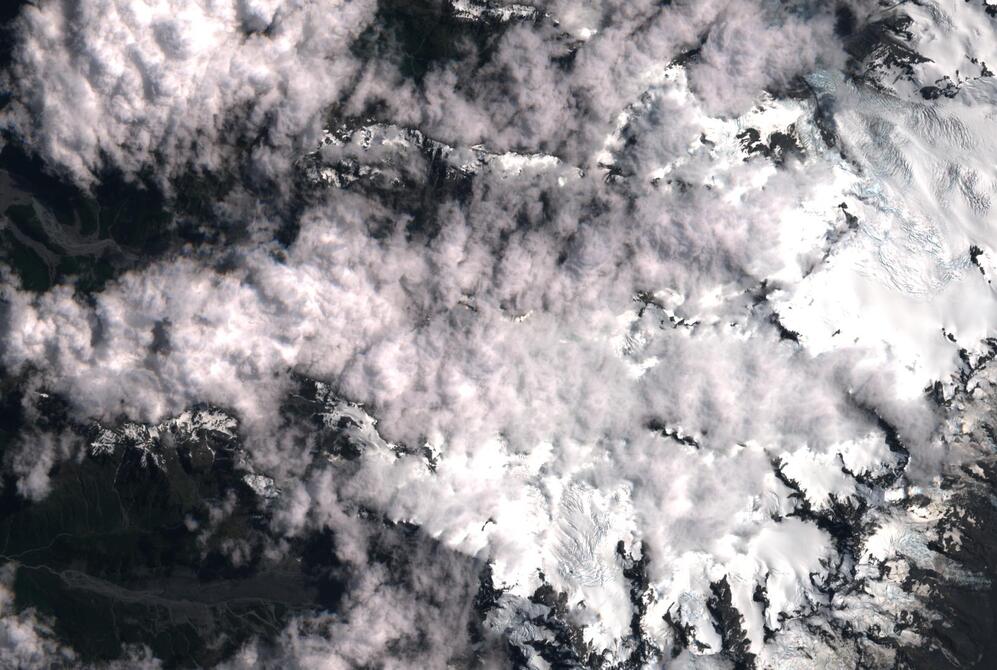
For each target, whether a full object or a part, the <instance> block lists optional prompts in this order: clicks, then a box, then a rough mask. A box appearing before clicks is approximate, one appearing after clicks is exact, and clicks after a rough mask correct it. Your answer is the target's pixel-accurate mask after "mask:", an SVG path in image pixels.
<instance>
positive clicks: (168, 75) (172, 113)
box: [3, 0, 373, 185]
mask: <svg viewBox="0 0 997 670" xmlns="http://www.w3.org/2000/svg"><path fill="white" fill-rule="evenodd" d="M372 15H373V2H365V1H351V2H340V1H338V0H330V1H328V2H311V1H307V0H300V1H299V0H294V1H290V2H273V1H263V0H259V1H254V0H232V1H230V2H210V3H190V2H177V1H174V0H157V1H156V2H151V3H145V2H131V1H128V0H98V1H96V2H87V3H79V4H71V5H67V4H65V3H60V2H45V3H40V4H38V5H27V6H26V7H25V9H24V10H23V11H22V13H21V15H20V17H19V19H18V25H17V27H16V34H17V35H18V36H19V40H20V41H19V43H18V45H17V46H16V47H15V56H14V64H13V66H12V67H11V68H10V70H9V71H8V72H7V73H5V80H4V85H5V88H7V89H9V90H10V91H11V92H12V95H13V99H12V104H11V105H10V107H9V108H8V109H6V110H5V111H4V116H3V125H4V126H5V127H6V128H7V129H8V130H9V131H10V132H11V133H12V134H13V135H14V136H16V137H19V138H21V141H23V142H24V143H25V144H26V145H28V146H30V147H31V148H32V149H33V150H34V151H36V152H37V153H39V154H41V155H42V156H43V157H44V158H45V159H46V160H47V161H49V163H50V165H51V166H52V167H53V168H54V169H59V170H63V171H65V172H67V173H68V174H69V175H70V176H71V177H72V178H74V179H76V180H78V181H80V182H82V183H84V184H92V183H93V182H94V180H95V179H97V178H98V176H99V175H100V174H101V171H102V170H103V169H105V168H112V169H117V170H120V171H122V172H123V173H124V174H125V175H127V176H135V175H138V174H140V173H146V174H148V173H151V174H152V176H153V177H154V178H155V179H156V181H158V182H159V183H160V184H163V185H166V184H167V183H168V182H167V181H166V180H167V179H168V178H170V177H173V176H176V175H177V174H179V173H181V172H183V171H185V170H187V169H192V170H194V171H195V172H196V171H198V170H204V169H207V170H213V169H220V168H222V167H224V166H225V165H226V163H227V160H228V159H230V158H231V156H230V154H231V152H232V151H233V149H234V147H236V146H237V145H239V144H240V143H244V142H253V141H255V140H256V139H257V138H256V135H257V133H260V132H263V133H264V136H263V137H262V138H260V142H259V144H258V147H257V151H258V152H259V153H260V154H262V156H263V158H265V160H263V159H262V158H261V162H262V163H269V162H271V161H276V162H277V163H280V162H282V161H285V160H287V157H288V154H289V152H291V151H293V150H294V148H295V147H298V148H300V147H302V146H304V145H302V144H300V142H301V141H304V142H307V141H308V140H309V139H314V138H315V136H316V135H315V134H316V133H317V132H318V130H319V127H320V124H321V118H322V114H323V113H324V111H325V109H326V108H327V107H328V106H329V105H330V104H332V103H333V102H335V101H336V100H337V99H338V97H339V96H340V95H341V94H342V92H343V91H344V89H346V88H347V87H348V86H349V84H350V82H351V81H352V78H353V76H354V75H355V73H356V69H357V63H356V61H355V60H354V59H353V58H352V57H351V56H350V54H349V45H350V43H351V42H352V40H353V39H354V38H355V37H356V36H357V34H358V33H359V32H360V31H361V30H363V28H364V26H365V25H366V23H367V22H368V21H369V19H370V18H371V17H372ZM275 169H276V168H275Z"/></svg>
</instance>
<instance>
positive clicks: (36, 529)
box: [0, 382, 343, 667]
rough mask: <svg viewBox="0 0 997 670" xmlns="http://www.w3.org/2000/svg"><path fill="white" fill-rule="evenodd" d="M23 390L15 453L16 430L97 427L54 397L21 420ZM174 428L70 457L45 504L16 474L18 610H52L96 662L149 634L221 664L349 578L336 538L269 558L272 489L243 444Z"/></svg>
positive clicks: (10, 529)
mask: <svg viewBox="0 0 997 670" xmlns="http://www.w3.org/2000/svg"><path fill="white" fill-rule="evenodd" d="M18 396H19V392H18V391H17V389H16V388H13V387H11V385H10V384H9V382H8V384H7V386H6V387H5V388H4V395H3V399H2V402H0V420H2V426H0V431H2V432H0V448H3V451H4V452H5V454H4V456H5V457H6V456H9V454H10V452H11V448H12V447H13V445H14V442H13V439H12V438H13V436H14V435H15V434H16V433H18V432H20V438H21V439H23V440H30V439H31V438H30V435H49V436H50V435H52V434H56V433H62V434H64V435H71V436H72V439H78V440H79V441H81V442H83V441H86V442H89V441H91V440H92V439H93V438H94V437H95V435H96V432H97V431H98V430H99V429H98V428H96V427H87V428H84V427H79V426H74V425H73V424H72V423H71V422H69V421H67V420H66V419H65V416H66V415H65V411H64V408H63V407H62V406H61V403H60V402H59V401H58V400H56V399H46V400H44V401H43V403H42V407H41V408H42V410H43V417H44V418H43V419H41V420H40V421H39V422H36V425H35V426H33V427H32V429H28V430H24V428H25V426H23V424H22V423H21V422H22V421H23V418H24V417H23V416H21V411H20V400H21V399H20V397H18ZM19 428H20V429H21V430H20V431H19ZM167 433H168V434H164V435H162V436H161V437H160V438H159V439H157V441H156V446H155V449H154V450H153V451H151V452H150V451H149V450H148V449H146V448H143V447H142V446H141V445H139V444H128V443H127V441H123V442H122V443H120V444H119V445H118V446H117V447H116V448H115V449H114V450H111V451H108V452H107V453H100V454H96V455H87V456H85V457H83V458H82V459H80V460H78V461H74V460H69V461H64V462H62V463H60V464H59V465H57V466H56V467H55V468H54V469H53V470H52V472H51V483H52V487H51V493H50V494H49V495H48V496H46V497H45V498H43V499H42V500H40V501H36V502H32V501H29V500H26V499H24V498H23V497H21V496H20V495H18V493H17V487H16V484H15V482H14V481H13V479H12V478H10V477H8V478H7V479H6V481H5V482H4V487H3V492H2V496H0V561H2V563H8V562H14V563H15V565H16V566H17V571H16V577H15V580H14V584H13V589H14V593H15V598H16V605H17V607H18V608H19V609H23V608H28V607H32V608H34V609H35V610H36V611H37V612H38V613H39V614H41V615H42V616H44V617H46V618H49V619H50V620H52V621H54V629H55V632H56V634H57V635H58V636H59V639H60V641H61V642H63V643H64V644H67V645H69V646H71V647H73V649H74V650H75V651H76V652H77V653H78V654H79V655H80V657H81V659H82V660H84V661H86V662H93V661H100V660H109V659H116V658H120V657H121V656H122V654H123V652H124V647H125V645H129V644H131V645H139V644H141V645H146V646H148V647H149V648H150V649H151V650H152V652H153V653H154V654H155V656H156V657H157V658H159V659H161V660H162V661H163V663H164V665H165V666H166V667H178V666H179V667H203V666H207V665H212V664H215V663H217V662H219V661H220V660H222V659H224V658H225V657H226V656H228V655H230V654H231V653H232V652H233V651H235V650H236V649H237V648H238V647H239V646H241V645H242V644H243V643H245V642H246V641H247V640H248V639H250V638H252V637H259V638H262V639H264V640H266V639H272V638H273V637H274V636H275V635H276V634H277V633H279V632H280V631H281V630H282V629H283V628H284V627H285V625H286V623H287V621H288V618H289V616H291V615H293V614H295V613H303V612H305V611H312V612H314V611H318V610H322V609H335V608H336V606H337V605H338V602H339V599H340V597H341V595H342V592H343V583H342V577H341V576H340V572H339V570H338V567H337V564H336V562H335V558H334V556H335V552H334V542H333V538H332V537H331V536H329V534H328V533H326V534H324V535H323V534H319V535H317V536H315V537H306V538H304V539H298V540H292V541H291V544H290V548H291V553H290V556H289V557H288V558H285V559H278V560H273V559H264V558H263V556H262V550H263V549H264V547H266V546H270V545H272V542H273V540H274V539H275V538H273V537H271V531H270V530H269V524H268V520H269V519H268V509H267V502H266V500H265V499H263V498H261V497H260V496H258V495H257V494H256V493H255V492H254V491H253V490H252V489H251V488H250V487H249V486H248V485H247V484H245V483H244V481H243V479H242V477H243V474H244V470H241V469H240V466H239V460H240V453H241V449H240V447H239V444H238V442H237V441H236V440H235V439H234V438H232V437H230V436H228V435H225V434H223V433H219V432H216V431H212V430H210V429H203V430H196V431H194V432H193V433H190V434H184V433H182V432H181V431H173V430H171V431H167ZM39 439H40V438H39ZM27 446H29V447H30V445H27ZM80 446H82V444H81V445H80ZM154 457H155V458H156V459H158V461H159V462H158V463H154V462H152V460H151V459H153V458H154ZM236 556H238V557H239V559H238V560H236V559H235V558H234V557H236ZM299 558H300V560H298V559H299Z"/></svg>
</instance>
